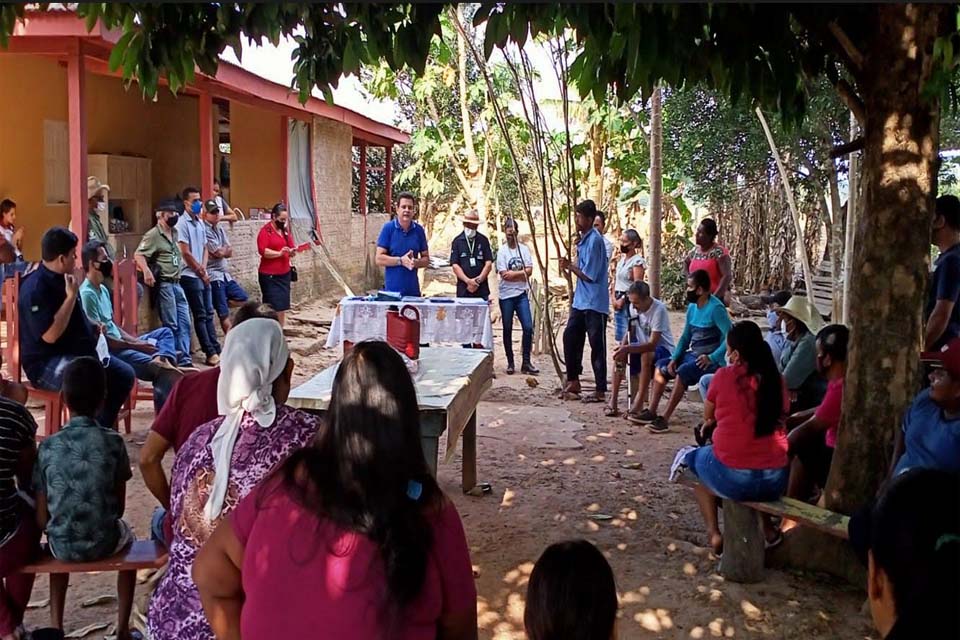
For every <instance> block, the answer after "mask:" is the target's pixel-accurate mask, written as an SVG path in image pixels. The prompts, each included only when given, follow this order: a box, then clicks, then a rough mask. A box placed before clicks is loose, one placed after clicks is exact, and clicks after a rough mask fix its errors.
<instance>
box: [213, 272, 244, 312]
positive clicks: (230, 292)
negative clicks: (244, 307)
mask: <svg viewBox="0 0 960 640" xmlns="http://www.w3.org/2000/svg"><path fill="white" fill-rule="evenodd" d="M210 295H211V297H212V298H213V308H214V310H215V311H216V312H217V316H219V317H220V319H221V320H222V319H223V318H226V317H227V316H229V315H230V301H231V300H234V301H236V302H246V301H247V292H246V291H244V290H243V287H241V286H240V283H238V282H237V281H236V280H211V281H210Z"/></svg>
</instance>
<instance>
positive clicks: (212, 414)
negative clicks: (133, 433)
mask: <svg viewBox="0 0 960 640" xmlns="http://www.w3.org/2000/svg"><path fill="white" fill-rule="evenodd" d="M219 381H220V367H213V368H212V369H207V370H206V371H201V372H200V373H193V374H190V375H188V376H184V377H183V378H181V379H180V380H178V381H177V383H176V384H175V385H173V389H171V390H170V395H169V396H167V401H166V402H164V403H163V408H162V409H161V410H160V413H158V414H157V417H156V419H155V420H154V421H153V426H152V427H151V429H152V430H153V431H156V432H157V435H160V436H162V437H163V439H164V440H166V441H167V442H171V443H173V452H174V453H176V452H177V451H179V450H180V447H181V446H183V443H184V442H186V441H187V438H189V437H190V434H192V433H193V432H194V431H196V429H197V427H199V426H200V425H202V424H206V423H208V422H210V421H211V420H213V419H214V418H216V417H217V416H218V415H219V413H218V410H217V383H218V382H219Z"/></svg>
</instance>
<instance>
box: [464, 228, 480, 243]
mask: <svg viewBox="0 0 960 640" xmlns="http://www.w3.org/2000/svg"><path fill="white" fill-rule="evenodd" d="M463 235H465V236H466V237H467V238H468V239H470V240H472V239H473V238H475V237H476V235H477V230H476V229H471V228H469V227H464V228H463Z"/></svg>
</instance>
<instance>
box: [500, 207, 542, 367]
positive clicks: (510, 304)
mask: <svg viewBox="0 0 960 640" xmlns="http://www.w3.org/2000/svg"><path fill="white" fill-rule="evenodd" d="M503 232H504V235H506V237H507V243H506V244H505V245H503V246H502V247H500V249H499V251H497V274H498V275H499V276H500V285H499V291H498V295H499V301H500V316H501V318H502V320H503V351H504V353H505V354H506V356H507V374H508V375H510V374H513V372H514V371H515V369H514V361H513V314H514V313H516V314H517V318H519V320H520V326H521V327H522V328H523V339H522V341H521V347H522V353H523V360H522V364H521V366H520V372H521V373H526V374H530V375H536V374H538V373H540V370H539V369H537V368H536V367H535V366H533V362H531V360H530V351H531V349H532V348H533V314H531V313H530V300H529V296H528V291H529V289H530V274H532V273H533V260H532V259H531V257H530V249H528V248H527V247H526V245H524V244H521V243H519V242H517V223H516V222H515V221H514V220H513V218H507V219H506V220H504V222H503Z"/></svg>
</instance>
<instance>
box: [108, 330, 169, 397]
mask: <svg viewBox="0 0 960 640" xmlns="http://www.w3.org/2000/svg"><path fill="white" fill-rule="evenodd" d="M140 339H141V340H146V341H148V342H153V343H155V346H156V347H157V352H156V353H155V354H154V355H152V356H150V355H147V354H145V353H143V352H142V351H137V350H136V349H122V350H120V351H111V352H110V356H111V357H113V358H118V359H120V360H123V361H124V362H125V363H127V364H128V365H130V367H131V368H132V369H133V372H134V373H135V374H136V376H137V379H138V380H144V381H146V382H152V383H153V408H154V409H155V410H156V411H157V412H159V411H160V409H162V408H163V403H164V402H166V400H167V396H168V395H170V389H171V388H173V385H174V383H176V381H177V380H179V379H180V375H179V374H177V373H176V372H174V371H171V370H170V369H161V368H159V367H157V366H156V365H155V364H153V359H154V358H155V357H157V356H160V357H163V358H166V359H167V360H169V361H170V362H173V363H174V364H176V362H177V351H176V346H175V344H176V343H175V342H174V339H173V332H172V331H171V330H170V329H169V328H167V327H160V328H159V329H155V330H154V331H150V332H148V333H145V334H143V335H142V336H140Z"/></svg>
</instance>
